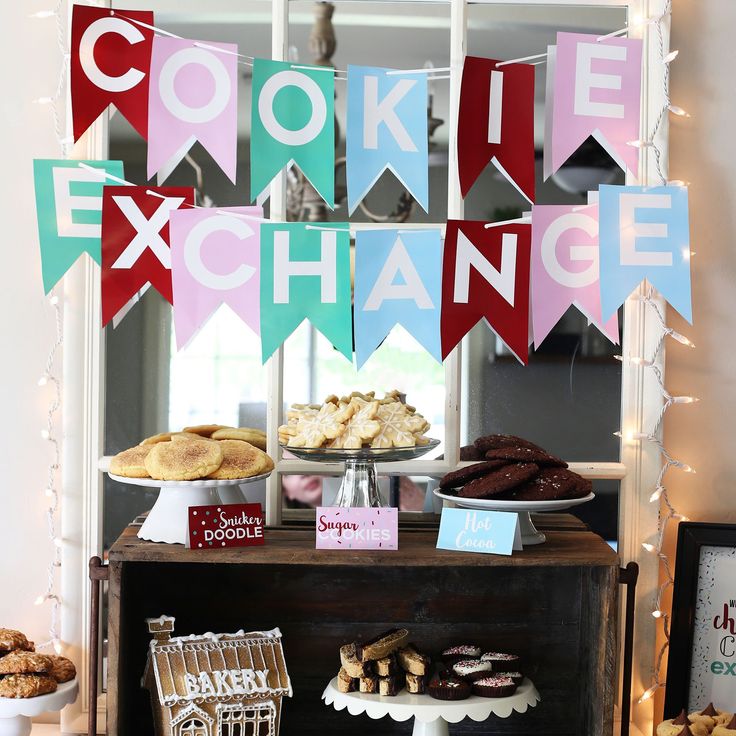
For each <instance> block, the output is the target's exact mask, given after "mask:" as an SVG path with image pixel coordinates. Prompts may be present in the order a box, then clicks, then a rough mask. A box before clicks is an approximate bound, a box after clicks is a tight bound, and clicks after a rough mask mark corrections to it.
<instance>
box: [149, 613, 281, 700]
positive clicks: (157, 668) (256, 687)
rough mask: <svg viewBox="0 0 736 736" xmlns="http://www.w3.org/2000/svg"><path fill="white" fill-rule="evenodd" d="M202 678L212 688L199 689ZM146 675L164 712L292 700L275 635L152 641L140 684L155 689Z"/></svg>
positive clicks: (276, 632) (276, 631)
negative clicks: (196, 705)
mask: <svg viewBox="0 0 736 736" xmlns="http://www.w3.org/2000/svg"><path fill="white" fill-rule="evenodd" d="M156 621H157V619H156ZM203 672H204V673H207V675H208V676H209V678H206V679H205V682H206V681H207V679H209V681H211V682H212V685H213V687H212V688H210V687H209V686H208V685H207V686H206V687H200V683H201V682H202V680H201V678H202V673H203ZM241 673H242V674H241ZM252 673H255V675H256V677H255V679H252ZM260 673H266V674H265V675H261V674H260ZM150 674H153V675H154V676H155V677H154V680H155V683H156V684H155V688H156V689H157V691H158V699H159V702H160V703H161V704H162V705H165V706H171V705H174V704H181V703H203V702H219V701H225V700H230V699H232V698H238V699H240V698H243V697H244V696H245V697H248V696H249V695H250V696H252V697H254V698H263V697H271V698H272V697H276V696H284V695H288V696H291V694H292V690H291V681H290V679H289V675H288V672H287V669H286V662H285V660H284V652H283V648H282V646H281V632H280V631H279V629H273V630H271V631H250V632H247V633H246V632H244V631H242V630H240V631H237V632H235V633H234V634H213V633H211V632H207V633H206V634H201V635H200V634H192V635H190V636H177V637H170V638H154V639H153V640H152V641H151V643H150V648H149V655H148V662H147V663H146V673H145V674H144V678H143V679H144V686H146V687H149V689H153V684H152V683H151V681H150V678H149V675H150ZM233 678H234V679H235V683H233ZM249 678H251V679H250V680H249ZM249 683H250V686H249Z"/></svg>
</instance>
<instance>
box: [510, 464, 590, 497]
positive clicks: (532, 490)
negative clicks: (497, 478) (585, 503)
mask: <svg viewBox="0 0 736 736" xmlns="http://www.w3.org/2000/svg"><path fill="white" fill-rule="evenodd" d="M592 489H593V484H592V483H591V482H590V481H589V480H587V479H585V478H583V477H582V476H581V475H578V474H577V473H574V472H573V471H572V470H568V469H567V468H552V467H549V468H542V469H541V470H540V471H539V475H538V476H537V477H536V478H534V479H533V480H531V481H529V482H528V483H524V484H523V485H520V486H517V487H516V488H514V489H512V490H510V491H508V492H507V493H504V494H503V498H505V499H508V500H512V501H561V500H563V499H570V498H582V497H583V496H587V495H588V494H589V493H590V492H591V491H592Z"/></svg>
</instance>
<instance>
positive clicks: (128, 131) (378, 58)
mask: <svg viewBox="0 0 736 736" xmlns="http://www.w3.org/2000/svg"><path fill="white" fill-rule="evenodd" d="M126 5H130V3H129V2H126ZM145 5H146V7H147V8H149V7H150V8H152V9H153V10H154V13H155V14H156V24H157V25H158V26H159V27H161V28H163V29H165V30H167V31H170V32H172V33H175V34H177V35H180V36H183V37H186V38H192V39H197V40H202V41H223V42H229V43H236V44H237V45H238V48H239V50H240V52H241V53H243V54H248V55H250V56H257V57H266V58H268V57H270V56H271V23H270V17H271V16H270V8H271V4H270V2H267V1H257V0H256V1H253V0H251V1H249V2H243V0H208V2H207V3H202V2H201V0H148V1H147V2H146V3H145ZM314 5H315V3H313V2H311V0H292V2H290V3H289V11H290V13H289V43H290V46H291V47H292V52H291V53H292V58H298V60H299V61H300V62H302V63H309V62H311V61H312V56H311V55H310V53H309V50H308V39H309V33H310V30H311V28H312V25H313V22H314V15H313V8H314ZM335 6H336V8H335V12H334V15H333V23H334V27H335V33H336V36H337V51H336V52H335V55H334V57H333V62H334V64H335V66H336V67H337V68H338V69H346V68H347V65H348V64H363V65H369V66H388V67H394V68H398V69H415V68H417V67H422V66H423V65H424V64H425V62H427V61H431V62H432V63H433V64H434V65H435V66H437V67H443V66H448V65H449V40H450V35H449V27H450V7H449V4H448V3H446V2H416V0H406V1H405V2H398V3H391V2H381V3H373V2H356V1H344V2H336V3H335ZM625 24H626V11H625V9H623V8H601V7H590V6H584V5H581V6H567V7H561V6H555V7H551V6H538V5H536V6H535V5H514V6H510V5H491V4H473V5H470V6H469V8H468V46H467V48H468V54H471V55H475V56H485V57H491V58H499V59H512V58H518V57H522V56H527V55H530V54H537V53H542V52H544V51H546V50H547V45H548V44H551V43H554V40H555V35H556V33H557V31H575V32H579V33H600V34H603V33H607V32H610V31H613V30H617V29H619V28H622V27H623V26H624V25H625ZM241 69H242V71H243V74H242V76H241V80H240V86H239V89H238V108H239V110H238V134H239V137H240V138H241V139H246V140H247V139H248V138H249V137H250V79H249V71H248V67H246V66H243V67H241ZM544 84H545V66H544V65H539V66H537V91H536V111H535V114H536V125H535V135H536V139H537V145H538V146H541V143H542V139H543V133H544V130H543V125H544ZM448 88H449V80H447V79H444V80H438V81H436V82H434V83H432V84H431V87H430V89H431V92H432V93H433V95H434V110H433V112H434V116H435V117H439V118H442V119H444V120H447V119H448V116H449V111H448V105H449V98H448ZM336 94H337V100H336V111H337V115H338V120H339V121H340V124H341V128H342V130H343V132H344V129H345V127H344V123H345V109H344V103H345V97H346V94H345V82H344V81H337V82H336ZM447 129H448V126H447V125H446V124H445V125H443V126H441V127H440V128H439V129H438V130H437V132H436V134H435V140H436V141H437V142H438V143H439V144H445V145H446V143H447ZM110 135H111V137H112V138H113V139H114V140H117V141H120V142H122V141H124V140H125V139H128V138H134V137H137V136H136V133H135V132H134V131H133V129H132V128H131V127H130V125H128V123H127V122H126V121H125V120H123V119H122V117H121V116H119V115H115V116H114V117H113V119H112V121H111V125H110Z"/></svg>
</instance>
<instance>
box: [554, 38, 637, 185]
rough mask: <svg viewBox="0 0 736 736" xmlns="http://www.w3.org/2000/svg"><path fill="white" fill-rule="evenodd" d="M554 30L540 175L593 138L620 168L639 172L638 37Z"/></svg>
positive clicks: (635, 174) (555, 168) (565, 159)
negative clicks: (593, 34)
mask: <svg viewBox="0 0 736 736" xmlns="http://www.w3.org/2000/svg"><path fill="white" fill-rule="evenodd" d="M597 38H598V36H588V35H585V34H582V33H558V34H557V46H556V47H555V46H550V47H549V53H548V56H547V98H546V99H547V109H546V111H545V131H544V178H545V180H546V179H548V178H549V177H550V176H551V175H552V174H554V173H555V171H557V170H558V169H559V168H560V166H562V164H564V163H565V161H567V159H568V158H570V156H571V155H572V154H573V153H574V152H575V151H576V150H577V148H579V146H580V144H581V143H583V142H584V141H585V140H586V139H587V138H588V137H589V136H593V138H595V139H596V140H597V141H598V143H600V145H601V146H602V147H603V148H604V149H605V150H606V152H607V153H608V154H609V155H610V156H611V157H612V158H613V160H614V161H615V162H616V163H617V164H618V165H619V166H620V167H621V168H622V169H623V170H624V171H626V170H627V169H628V170H629V171H631V173H632V174H633V175H634V176H638V174H639V151H638V149H637V148H635V147H634V146H631V145H628V144H629V143H630V142H631V141H634V140H637V139H638V138H639V105H640V95H641V57H642V41H641V39H638V38H607V39H605V40H603V41H600V42H599V41H597Z"/></svg>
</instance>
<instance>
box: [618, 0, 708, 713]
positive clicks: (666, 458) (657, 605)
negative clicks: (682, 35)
mask: <svg viewBox="0 0 736 736" xmlns="http://www.w3.org/2000/svg"><path fill="white" fill-rule="evenodd" d="M671 14H672V0H667V2H666V3H665V5H664V8H663V10H662V13H661V14H660V15H658V16H657V17H655V18H652V19H649V20H647V21H645V23H646V24H647V25H650V26H652V27H653V32H654V33H655V34H656V43H657V48H658V51H659V57H660V61H661V63H662V65H663V73H662V91H663V102H662V107H661V109H660V110H659V111H658V113H657V116H656V118H655V120H654V124H653V126H652V128H651V132H650V134H649V135H648V136H647V137H646V138H644V139H641V140H637V141H631V142H630V143H629V145H632V146H635V147H636V148H646V149H650V150H651V152H652V154H653V157H654V165H655V169H656V174H657V176H658V178H659V179H660V181H661V184H663V185H666V184H670V185H673V186H687V182H683V181H668V179H667V176H666V174H665V171H664V169H663V165H662V149H661V148H660V146H659V143H658V136H659V134H660V132H661V129H662V126H663V124H664V121H665V120H666V118H667V115H668V114H669V113H671V114H673V115H677V116H678V117H689V114H688V113H687V111H685V110H684V109H683V108H681V107H679V106H678V105H674V104H672V101H671V99H670V64H671V63H672V62H673V61H674V60H675V59H676V58H677V56H678V51H677V50H674V51H669V52H665V49H666V44H665V32H666V29H665V22H667V21H668V20H669V19H670V17H671ZM684 255H685V257H686V258H688V259H689V258H690V256H691V255H692V253H691V252H690V250H689V246H688V250H687V252H686V253H685V254H684ZM637 298H638V299H639V301H641V302H642V303H643V304H644V306H645V307H646V308H647V309H648V310H649V311H650V312H651V314H652V315H653V316H654V317H655V319H656V322H657V324H658V326H659V329H660V334H659V337H658V339H657V342H656V344H655V347H654V350H653V351H652V355H651V356H650V357H649V358H645V357H643V356H628V357H624V356H618V357H619V359H620V360H627V361H628V362H629V363H631V364H632V365H635V366H638V367H640V368H641V369H642V370H648V371H651V373H652V375H653V376H654V378H655V381H656V383H657V386H658V388H659V391H660V393H661V395H662V399H663V403H662V408H661V410H660V412H659V414H658V416H657V418H656V421H655V422H654V424H653V426H652V428H651V429H650V430H649V431H644V432H632V431H620V432H616V433H615V434H616V435H617V436H619V437H621V439H622V440H623V442H626V443H630V442H649V443H652V444H653V445H654V446H655V447H656V448H657V450H658V452H659V454H660V457H661V460H662V466H661V468H660V471H659V474H658V476H657V481H656V484H655V487H654V491H653V492H652V494H651V495H650V497H649V502H650V503H658V504H659V518H658V524H657V533H656V535H655V538H654V541H653V543H652V542H643V543H642V547H643V548H644V550H645V551H646V552H648V553H651V554H653V555H656V556H657V558H658V559H659V562H660V566H661V570H662V571H663V573H664V574H663V576H662V578H663V579H662V582H661V584H660V585H659V586H658V587H657V593H656V595H655V597H654V607H653V610H652V616H653V617H654V618H655V619H657V620H659V621H661V622H662V629H663V634H664V641H663V643H662V645H661V646H660V648H659V651H658V652H657V656H656V658H655V662H654V669H653V672H652V680H651V685H650V686H649V687H648V688H647V689H646V690H644V692H643V693H642V694H641V695H640V696H639V699H638V701H639V703H643V702H645V701H647V700H649V699H650V698H651V697H652V696H653V695H654V693H655V692H656V691H657V690H659V689H660V688H663V687H665V685H666V682H665V681H664V680H662V668H663V663H664V657H665V654H666V653H667V650H668V649H669V645H670V613H669V612H668V611H666V610H663V599H664V595H665V593H666V592H667V590H668V589H669V588H670V587H672V585H673V584H674V582H675V578H674V574H673V570H672V563H671V560H670V557H669V555H667V553H666V552H665V550H664V544H665V537H666V534H667V529H668V527H669V525H670V523H672V522H679V521H687V517H685V516H683V515H682V514H680V513H678V511H677V509H676V508H675V507H674V505H673V503H672V499H671V498H670V494H669V491H668V489H667V487H666V486H665V483H664V481H665V476H666V475H667V473H668V472H669V471H670V470H672V469H676V470H680V471H682V472H685V473H694V472H695V470H694V469H693V468H692V467H691V466H690V465H688V464H687V463H685V462H682V461H680V460H678V459H676V458H674V457H673V456H672V455H671V454H670V453H669V451H668V450H667V448H666V447H665V446H664V444H663V443H662V440H661V439H660V437H661V430H662V424H663V422H664V418H665V415H666V414H667V411H668V410H669V409H670V408H671V407H673V406H674V405H675V404H692V403H694V402H696V401H698V399H697V398H696V397H694V396H674V395H673V394H671V393H670V392H669V391H668V390H667V388H666V386H665V383H664V376H663V350H664V346H665V343H666V342H667V338H668V337H669V338H672V339H673V340H676V341H677V342H678V343H680V344H682V345H685V346H687V347H690V348H694V347H695V345H694V344H693V343H692V342H691V341H690V340H689V339H688V338H687V337H686V336H685V335H682V334H681V333H679V332H677V331H676V330H674V329H672V328H671V327H669V326H668V325H667V322H666V319H665V316H664V311H663V309H662V306H661V302H660V300H659V299H657V297H656V294H655V291H654V289H653V288H652V287H648V288H647V290H646V292H645V293H644V294H643V295H641V296H639V297H637Z"/></svg>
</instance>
